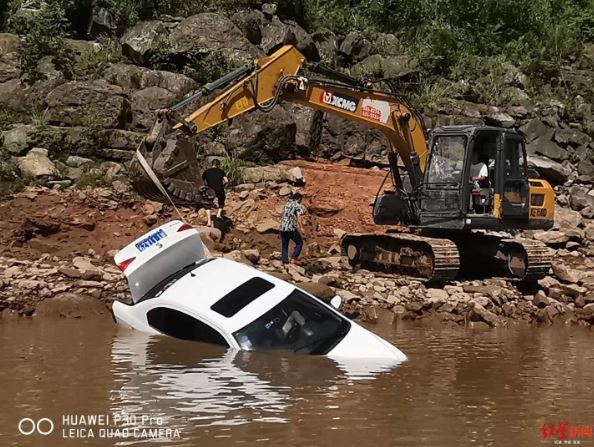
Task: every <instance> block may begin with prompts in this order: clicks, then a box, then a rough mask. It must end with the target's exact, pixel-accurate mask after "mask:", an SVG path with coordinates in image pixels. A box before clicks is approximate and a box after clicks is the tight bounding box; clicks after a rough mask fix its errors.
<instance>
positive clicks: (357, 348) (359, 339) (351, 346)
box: [326, 322, 406, 362]
mask: <svg viewBox="0 0 594 447" xmlns="http://www.w3.org/2000/svg"><path fill="white" fill-rule="evenodd" d="M326 355H327V356H328V357H332V358H336V359H340V358H351V359H352V358H361V359H388V360H394V361H397V362H401V361H404V360H406V355H404V353H403V352H402V351H400V350H399V349H398V348H397V347H395V346H393V345H391V344H390V343H388V342H387V341H385V340H384V339H382V338H380V337H378V336H377V335H375V334H374V333H372V332H370V331H368V330H367V329H365V328H364V327H362V326H359V325H358V324H357V323H355V322H351V329H350V330H349V332H348V333H347V334H346V336H345V337H344V338H343V339H342V340H341V341H340V343H338V344H337V345H336V346H335V347H334V348H332V350H330V351H329V352H328V353H327V354H326Z"/></svg>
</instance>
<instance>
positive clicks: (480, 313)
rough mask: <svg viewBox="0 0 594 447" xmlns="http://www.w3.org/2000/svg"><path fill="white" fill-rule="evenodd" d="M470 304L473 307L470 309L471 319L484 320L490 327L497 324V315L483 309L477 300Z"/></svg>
mask: <svg viewBox="0 0 594 447" xmlns="http://www.w3.org/2000/svg"><path fill="white" fill-rule="evenodd" d="M472 306H473V307H472V309H471V311H470V320H471V321H484V322H485V323H487V324H488V325H489V326H491V327H493V326H496V325H497V315H495V314H494V313H493V312H490V311H488V310H487V309H485V308H484V306H482V305H481V304H479V303H478V302H473V303H472Z"/></svg>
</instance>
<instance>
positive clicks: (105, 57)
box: [74, 38, 122, 76]
mask: <svg viewBox="0 0 594 447" xmlns="http://www.w3.org/2000/svg"><path fill="white" fill-rule="evenodd" d="M98 44H99V46H98V47H97V48H89V49H86V50H84V51H83V52H82V54H81V55H80V56H78V57H77V58H76V63H75V64H74V72H75V73H76V76H93V75H96V74H100V73H101V72H102V71H103V70H104V69H105V67H106V66H107V64H111V63H117V62H121V61H122V47H121V46H120V45H119V43H118V42H117V40H114V39H109V38H99V39H98Z"/></svg>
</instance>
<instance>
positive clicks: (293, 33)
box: [260, 17, 320, 61]
mask: <svg viewBox="0 0 594 447" xmlns="http://www.w3.org/2000/svg"><path fill="white" fill-rule="evenodd" d="M283 45H293V46H295V47H296V48H297V49H298V50H299V51H300V52H301V53H302V54H303V55H304V56H305V57H306V58H307V60H308V61H318V60H320V54H319V52H318V48H317V46H316V43H315V42H314V41H313V39H312V38H311V36H310V35H309V34H308V33H307V32H306V31H305V30H304V29H303V28H301V26H299V25H298V24H297V23H296V22H293V21H291V20H286V21H285V22H281V20H280V19H279V18H278V17H273V18H272V20H271V21H270V22H268V23H266V24H265V25H264V26H263V28H262V39H261V43H260V46H261V47H262V49H263V50H264V51H265V52H266V54H271V53H272V52H274V51H276V50H277V49H279V48H280V47H282V46H283Z"/></svg>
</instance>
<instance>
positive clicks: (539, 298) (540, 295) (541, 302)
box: [532, 290, 549, 308]
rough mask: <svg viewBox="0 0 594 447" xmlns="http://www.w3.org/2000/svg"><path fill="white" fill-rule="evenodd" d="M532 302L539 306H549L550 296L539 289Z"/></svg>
mask: <svg viewBox="0 0 594 447" xmlns="http://www.w3.org/2000/svg"><path fill="white" fill-rule="evenodd" d="M532 304H534V305H535V306H536V307H539V308H544V307H547V306H548V305H549V298H548V297H547V296H546V295H545V293H544V292H543V291H542V290H539V291H538V292H536V295H534V297H533V298H532Z"/></svg>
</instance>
